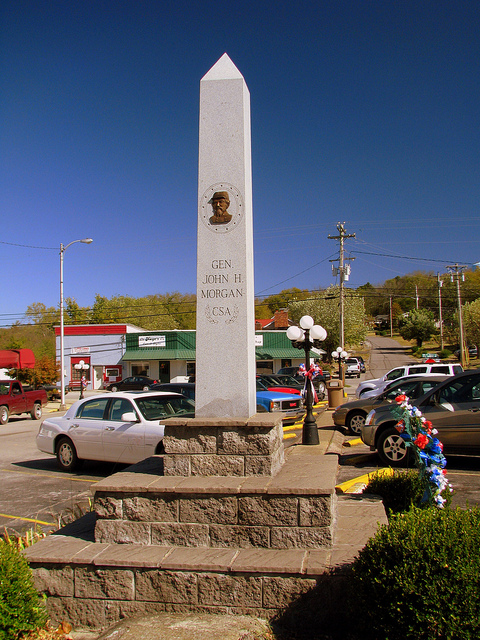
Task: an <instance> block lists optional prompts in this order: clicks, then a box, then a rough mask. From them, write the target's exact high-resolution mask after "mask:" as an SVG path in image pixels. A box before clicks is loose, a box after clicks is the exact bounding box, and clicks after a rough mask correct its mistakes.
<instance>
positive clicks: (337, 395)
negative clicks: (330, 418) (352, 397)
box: [327, 380, 343, 409]
mask: <svg viewBox="0 0 480 640" xmlns="http://www.w3.org/2000/svg"><path fill="white" fill-rule="evenodd" d="M327 393H328V408H329V409H335V408H336V407H338V405H340V404H342V402H343V382H342V381H341V380H328V382H327Z"/></svg>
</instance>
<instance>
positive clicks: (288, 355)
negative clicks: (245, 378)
mask: <svg viewBox="0 0 480 640" xmlns="http://www.w3.org/2000/svg"><path fill="white" fill-rule="evenodd" d="M319 352H320V353H319ZM322 353H325V351H322V350H321V349H315V351H313V350H312V351H310V358H318V357H319V355H321V354H322ZM255 357H256V359H257V360H276V359H283V360H292V359H298V358H304V357H305V351H302V350H301V349H294V348H293V347H292V348H291V349H288V348H286V349H269V348H268V347H256V349H255Z"/></svg>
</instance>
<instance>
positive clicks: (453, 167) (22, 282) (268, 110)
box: [0, 0, 480, 326]
mask: <svg viewBox="0 0 480 640" xmlns="http://www.w3.org/2000/svg"><path fill="white" fill-rule="evenodd" d="M225 52H227V53H228V55H229V56H230V58H231V59H232V61H233V62H234V63H235V65H236V66H237V67H238V69H239V70H240V71H241V73H242V74H243V76H244V78H245V81H246V83H247V85H248V87H249V90H250V94H251V114H252V162H253V204H254V247H255V292H256V294H258V295H262V296H264V295H269V294H272V293H276V292H278V291H280V290H281V289H284V288H287V287H293V286H295V287H300V288H309V289H318V288H322V287H326V286H328V285H329V284H334V283H335V282H336V279H335V278H334V276H333V275H332V272H331V264H330V262H329V260H330V259H333V258H335V257H338V243H337V242H335V241H333V240H329V239H328V235H329V234H330V235H337V230H336V225H337V223H338V222H340V221H341V222H345V226H346V230H347V232H348V233H355V234H356V238H355V239H354V240H348V241H347V242H346V249H347V255H350V256H352V257H355V261H354V262H353V263H352V274H351V278H350V282H349V286H351V287H356V286H359V285H361V284H364V283H365V282H367V281H370V282H371V283H374V284H376V283H381V282H383V281H384V280H386V279H387V278H391V277H394V276H395V275H402V274H404V273H409V272H411V271H413V270H416V269H422V270H432V271H434V272H437V271H443V270H444V268H445V265H447V264H453V263H455V262H458V263H461V264H466V265H471V264H473V263H475V262H478V261H479V260H480V247H479V246H478V241H479V230H480V211H479V206H478V205H479V199H480V198H479V196H480V139H479V138H480V81H479V78H480V6H479V3H478V0H475V1H462V0H456V1H455V2H452V1H451V0H432V1H424V0H412V1H410V0H401V1H400V0H399V1H395V0H382V1H380V0H350V1H347V0H331V1H322V0H317V1H315V2H313V1H305V0H297V1H296V2H295V3H292V2H283V1H281V2H275V1H274V0H273V1H272V2H264V1H262V0H256V2H238V1H235V0H233V1H231V2H229V3H225V2H219V1H216V0H204V1H203V2H193V1H187V0H176V2H162V1H153V0H129V1H127V0H57V1H55V0H50V1H46V0H45V1H43V2H42V1H35V0H30V1H26V0H3V1H2V3H1V5H0V207H1V213H2V233H1V236H0V256H1V264H2V275H3V277H2V289H1V296H0V326H5V325H8V324H9V323H10V322H11V321H14V320H16V319H20V318H21V317H22V314H23V313H24V311H25V309H26V307H27V306H28V305H29V304H31V303H33V302H43V303H45V304H46V305H47V306H57V305H58V301H59V247H60V243H63V244H67V243H69V242H71V241H72V240H76V239H80V238H84V237H91V238H93V240H94V242H93V243H92V244H91V245H82V244H74V245H73V246H71V247H69V248H68V250H67V251H66V253H65V275H64V280H65V296H71V297H74V298H76V300H77V302H78V303H79V304H80V305H82V306H91V305H92V304H93V302H94V298H95V294H96V293H99V294H101V295H105V296H107V297H111V296H113V295H116V294H122V295H132V296H143V295H148V294H154V293H165V292H172V291H180V292H181V293H193V292H195V287H196V220H197V160H198V106H199V85H200V79H201V78H202V76H203V75H204V74H205V73H206V72H207V71H208V70H209V69H210V68H211V67H212V66H213V65H214V64H215V62H216V61H217V60H218V59H219V58H220V57H221V56H222V55H223V53H225ZM407 258H411V259H407Z"/></svg>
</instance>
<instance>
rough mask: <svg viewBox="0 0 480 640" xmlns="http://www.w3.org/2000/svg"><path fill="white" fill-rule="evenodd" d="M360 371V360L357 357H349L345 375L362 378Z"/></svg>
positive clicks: (346, 361) (346, 362)
mask: <svg viewBox="0 0 480 640" xmlns="http://www.w3.org/2000/svg"><path fill="white" fill-rule="evenodd" d="M360 373H361V367H360V360H358V359H357V358H347V359H346V360H345V377H346V378H360Z"/></svg>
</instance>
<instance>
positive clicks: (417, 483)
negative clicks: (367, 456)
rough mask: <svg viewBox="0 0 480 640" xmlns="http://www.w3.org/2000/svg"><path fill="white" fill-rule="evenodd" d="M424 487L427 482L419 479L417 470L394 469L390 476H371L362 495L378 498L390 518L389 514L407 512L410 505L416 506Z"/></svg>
mask: <svg viewBox="0 0 480 640" xmlns="http://www.w3.org/2000/svg"><path fill="white" fill-rule="evenodd" d="M426 487H427V480H426V479H425V478H421V477H420V474H419V473H418V469H409V470H407V471H405V470H400V469H396V470H395V471H394V472H393V475H391V476H386V475H380V474H375V475H373V476H371V477H370V479H369V481H368V485H367V486H366V487H365V489H364V490H363V493H373V494H375V495H377V496H380V497H381V498H382V502H383V506H384V507H385V511H386V512H387V515H388V516H390V514H391V513H400V512H402V511H408V510H409V509H410V508H411V507H412V505H414V506H418V505H419V504H420V501H421V499H422V496H423V494H424V493H425V489H426Z"/></svg>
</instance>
